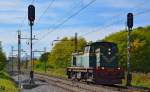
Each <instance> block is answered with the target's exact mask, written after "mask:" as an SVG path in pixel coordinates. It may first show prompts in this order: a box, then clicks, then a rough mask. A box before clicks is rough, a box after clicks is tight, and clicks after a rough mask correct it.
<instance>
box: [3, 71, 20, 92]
mask: <svg viewBox="0 0 150 92" xmlns="http://www.w3.org/2000/svg"><path fill="white" fill-rule="evenodd" d="M0 92H19V89H18V88H17V86H16V84H15V83H14V82H13V81H12V79H11V78H10V77H9V75H8V73H7V72H5V71H1V72H0Z"/></svg>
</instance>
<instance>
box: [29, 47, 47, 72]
mask: <svg viewBox="0 0 150 92" xmlns="http://www.w3.org/2000/svg"><path fill="white" fill-rule="evenodd" d="M32 52H33V57H34V53H37V52H38V53H40V52H44V53H45V52H46V48H44V50H34V51H32ZM33 70H34V61H33ZM45 72H46V61H45Z"/></svg>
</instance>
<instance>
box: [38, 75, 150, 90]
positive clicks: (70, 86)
mask: <svg viewBox="0 0 150 92" xmlns="http://www.w3.org/2000/svg"><path fill="white" fill-rule="evenodd" d="M35 77H36V78H37V79H39V80H41V81H45V82H47V83H49V84H51V85H54V86H57V87H60V88H63V89H65V90H66V91H69V92H150V90H148V89H142V88H137V87H126V86H120V85H94V84H87V83H83V82H77V81H70V80H68V79H64V78H57V77H50V76H47V75H43V74H39V73H36V74H35Z"/></svg>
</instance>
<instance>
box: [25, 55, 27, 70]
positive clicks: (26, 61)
mask: <svg viewBox="0 0 150 92" xmlns="http://www.w3.org/2000/svg"><path fill="white" fill-rule="evenodd" d="M25 57H26V65H25V67H26V69H28V55H27V53H25Z"/></svg>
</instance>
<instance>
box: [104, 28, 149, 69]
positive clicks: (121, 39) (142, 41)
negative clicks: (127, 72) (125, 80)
mask: <svg viewBox="0 0 150 92" xmlns="http://www.w3.org/2000/svg"><path fill="white" fill-rule="evenodd" d="M127 33H128V32H127V31H120V32H117V33H114V34H111V35H109V36H108V37H106V38H105V39H103V41H110V42H115V43H117V44H118V47H119V54H120V55H121V58H120V65H121V66H123V67H124V68H126V64H127ZM131 46H132V48H131V65H132V70H133V71H140V72H150V67H149V65H150V57H149V55H150V26H148V27H138V28H136V29H134V30H133V31H132V32H131Z"/></svg>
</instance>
